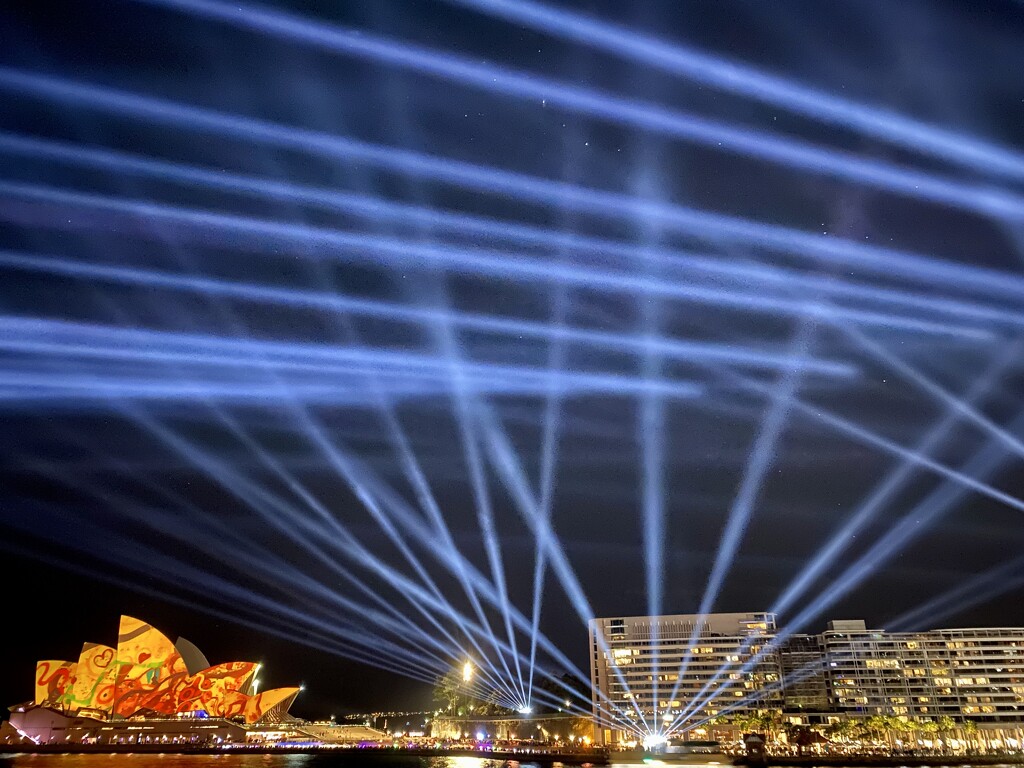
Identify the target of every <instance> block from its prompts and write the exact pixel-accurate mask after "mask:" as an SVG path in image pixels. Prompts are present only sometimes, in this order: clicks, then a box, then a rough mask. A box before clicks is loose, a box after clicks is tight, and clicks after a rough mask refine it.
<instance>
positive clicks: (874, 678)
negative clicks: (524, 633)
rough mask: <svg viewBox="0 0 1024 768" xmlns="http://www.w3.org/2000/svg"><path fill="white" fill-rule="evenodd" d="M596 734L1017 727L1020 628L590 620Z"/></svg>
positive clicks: (763, 617) (761, 618) (735, 619)
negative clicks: (797, 627) (877, 721)
mask: <svg viewBox="0 0 1024 768" xmlns="http://www.w3.org/2000/svg"><path fill="white" fill-rule="evenodd" d="M589 629H590V670H591V685H592V702H591V703H592V707H593V713H594V720H595V723H596V736H597V741H598V742H599V743H605V744H615V743H621V742H624V741H631V740H634V739H636V738H637V736H636V733H637V732H638V731H655V730H658V729H662V730H665V729H669V730H674V729H675V728H676V727H678V725H679V724H680V723H681V722H682V720H683V719H684V717H685V720H686V722H687V723H690V724H701V723H704V722H707V721H708V720H711V719H714V718H718V719H719V721H722V720H724V718H725V717H726V716H734V718H735V716H740V717H742V716H743V715H747V714H750V713H753V712H759V713H763V712H777V713H779V715H780V716H781V717H782V718H783V719H786V720H789V721H791V722H794V723H799V722H802V723H814V722H827V721H835V720H840V719H857V718H868V717H872V716H876V715H886V716H893V717H898V718H902V719H906V720H913V721H917V722H929V721H932V722H940V719H944V718H951V719H952V720H953V721H955V722H957V723H963V722H973V723H974V724H975V725H977V726H978V727H979V728H985V729H988V730H993V729H996V730H998V729H1024V628H980V629H936V630H930V631H926V632H886V631H885V630H876V629H868V628H867V625H866V624H865V622H864V621H860V620H856V621H831V622H829V623H828V628H827V629H826V631H825V632H823V633H822V634H820V635H810V634H799V635H788V636H785V637H783V638H778V637H777V635H776V621H775V616H774V615H773V614H770V613H728V614H708V615H707V616H704V617H701V616H697V615H676V616H653V617H647V616H643V617H622V618H602V619H594V620H593V621H591V622H590V627H589Z"/></svg>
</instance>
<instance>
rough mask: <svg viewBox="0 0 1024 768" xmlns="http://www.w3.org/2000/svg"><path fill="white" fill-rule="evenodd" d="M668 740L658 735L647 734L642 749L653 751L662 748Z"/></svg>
mask: <svg viewBox="0 0 1024 768" xmlns="http://www.w3.org/2000/svg"><path fill="white" fill-rule="evenodd" d="M666 741H668V739H666V738H665V737H664V736H662V735H661V734H660V733H648V734H647V735H646V736H644V749H654V748H655V747H660V746H662V745H663V744H664V743H665V742H666Z"/></svg>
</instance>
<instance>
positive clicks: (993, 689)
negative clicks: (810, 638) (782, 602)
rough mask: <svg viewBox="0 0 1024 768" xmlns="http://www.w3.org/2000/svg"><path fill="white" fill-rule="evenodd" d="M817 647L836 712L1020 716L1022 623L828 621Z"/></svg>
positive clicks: (978, 718)
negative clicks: (945, 625)
mask: <svg viewBox="0 0 1024 768" xmlns="http://www.w3.org/2000/svg"><path fill="white" fill-rule="evenodd" d="M822 644H823V647H824V654H825V659H826V661H827V678H828V684H829V697H830V705H831V706H830V708H831V709H832V711H834V712H836V713H838V714H845V715H847V716H852V717H867V716H870V715H877V714H884V715H896V716H899V717H907V718H909V719H914V720H934V719H937V718H939V717H941V716H943V715H946V716H949V717H952V718H954V719H956V720H973V721H975V722H977V723H979V724H982V723H992V724H997V723H1020V722H1022V721H1024V628H1012V629H1011V628H1005V629H1000V628H992V629H937V630H932V631H929V632H913V633H911V632H885V631H883V630H869V629H867V628H866V626H865V624H864V622H863V621H860V622H830V623H829V628H828V631H826V632H825V633H824V634H823V635H822Z"/></svg>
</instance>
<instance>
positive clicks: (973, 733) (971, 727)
mask: <svg viewBox="0 0 1024 768" xmlns="http://www.w3.org/2000/svg"><path fill="white" fill-rule="evenodd" d="M960 730H962V731H963V732H964V734H965V735H967V736H970V737H971V740H972V741H973V740H974V739H977V738H978V724H977V723H976V722H974V721H973V720H962V721H961V722H960ZM979 744H980V739H979ZM987 747H988V745H987V744H986V745H985V749H982V750H981V751H986V749H987Z"/></svg>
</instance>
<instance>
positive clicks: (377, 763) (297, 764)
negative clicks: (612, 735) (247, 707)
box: [0, 752, 568, 768]
mask: <svg viewBox="0 0 1024 768" xmlns="http://www.w3.org/2000/svg"><path fill="white" fill-rule="evenodd" d="M332 766H337V767H338V768H539V767H538V766H537V764H536V763H519V762H513V761H504V760H484V759H481V758H479V757H415V756H410V755H374V756H372V757H369V756H366V755H362V756H361V755H359V754H358V753H357V752H343V753H329V754H313V755H309V754H296V755H172V754H167V755H121V754H115V755H27V754H20V755H0V768H332ZM550 766H551V768H568V767H567V766H563V765H562V764H561V763H551V764H550ZM544 768H548V766H547V765H545V766H544Z"/></svg>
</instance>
